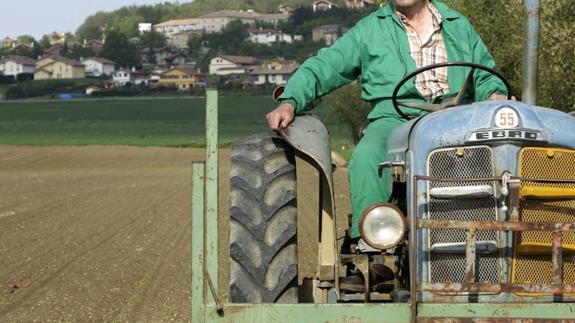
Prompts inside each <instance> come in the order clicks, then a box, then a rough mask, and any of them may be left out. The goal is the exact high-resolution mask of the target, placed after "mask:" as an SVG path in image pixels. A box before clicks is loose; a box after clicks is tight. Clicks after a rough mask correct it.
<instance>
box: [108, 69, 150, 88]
mask: <svg viewBox="0 0 575 323" xmlns="http://www.w3.org/2000/svg"><path fill="white" fill-rule="evenodd" d="M149 81H150V76H149V74H147V73H144V72H142V71H136V69H135V68H132V69H131V70H127V69H123V68H121V69H119V70H117V71H115V72H114V74H113V75H112V83H113V84H114V86H115V87H122V86H126V85H127V84H134V85H148V84H149Z"/></svg>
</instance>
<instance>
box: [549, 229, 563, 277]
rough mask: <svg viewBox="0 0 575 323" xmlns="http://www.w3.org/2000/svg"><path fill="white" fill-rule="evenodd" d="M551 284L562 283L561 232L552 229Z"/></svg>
mask: <svg viewBox="0 0 575 323" xmlns="http://www.w3.org/2000/svg"><path fill="white" fill-rule="evenodd" d="M552 246H553V251H552V254H553V257H552V258H553V284H555V285H561V284H563V247H562V232H561V231H553V243H552Z"/></svg>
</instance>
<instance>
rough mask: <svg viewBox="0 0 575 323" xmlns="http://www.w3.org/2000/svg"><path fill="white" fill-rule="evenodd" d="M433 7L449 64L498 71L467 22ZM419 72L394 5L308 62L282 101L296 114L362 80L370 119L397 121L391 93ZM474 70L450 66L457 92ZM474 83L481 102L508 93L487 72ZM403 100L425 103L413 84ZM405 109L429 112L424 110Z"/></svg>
mask: <svg viewBox="0 0 575 323" xmlns="http://www.w3.org/2000/svg"><path fill="white" fill-rule="evenodd" d="M432 3H433V4H434V6H435V7H436V8H437V10H438V11H439V12H440V13H441V16H442V33H443V39H444V41H445V47H446V51H447V59H448V61H450V62H454V61H465V62H473V63H477V64H481V65H485V66H487V67H491V68H494V67H495V62H494V61H493V57H492V56H491V55H490V54H489V52H488V50H487V48H486V47H485V44H484V43H483V41H482V40H481V38H480V37H479V35H478V34H477V32H476V31H475V29H474V28H473V26H472V25H471V23H470V22H469V21H468V20H467V18H465V17H464V16H463V15H461V14H460V13H459V12H457V11H455V10H453V9H451V8H449V7H448V6H446V5H445V4H443V3H441V2H440V1H436V0H432ZM415 69H416V65H415V61H414V60H413V58H412V57H411V55H410V53H409V42H408V39H407V34H406V33H405V30H404V27H403V25H402V24H401V22H400V20H399V18H398V17H397V15H395V14H394V8H393V6H392V5H391V4H388V5H386V6H384V7H382V8H379V9H378V10H377V11H375V12H373V13H372V14H370V15H369V16H367V17H365V18H363V19H362V20H360V21H359V22H358V23H357V25H356V26H355V27H353V28H352V29H350V30H349V31H348V32H347V33H346V34H345V35H343V36H342V37H341V38H340V39H338V41H337V42H336V43H335V44H333V46H331V47H329V48H324V49H321V50H320V51H319V52H318V54H317V56H315V57H312V58H310V59H308V60H307V61H305V63H303V65H302V66H301V67H300V68H299V69H298V71H297V72H296V73H295V74H294V75H293V76H292V77H291V78H290V80H289V82H288V84H287V86H286V89H285V92H284V93H283V94H282V95H281V96H280V97H279V103H280V104H281V103H286V102H289V103H292V104H293V105H294V106H295V108H296V112H301V111H303V110H305V109H306V107H307V106H308V105H309V103H311V102H312V101H314V100H315V99H317V98H320V97H322V96H324V95H326V94H328V93H330V92H331V91H333V90H335V89H337V88H339V87H341V86H343V85H345V84H348V83H351V82H353V81H354V80H356V79H357V78H358V77H359V76H361V84H362V98H363V99H364V100H366V101H369V102H371V104H372V106H373V107H374V109H373V110H372V111H371V113H370V114H369V116H368V118H369V119H375V118H379V117H382V116H390V117H397V116H398V114H397V112H396V111H395V109H394V108H393V105H392V104H391V94H392V92H393V89H394V87H395V86H396V85H397V84H398V83H399V81H400V80H401V79H402V78H403V77H404V76H405V75H407V74H408V73H410V72H412V71H414V70H415ZM468 71H469V68H462V67H450V68H448V81H449V85H450V87H451V89H452V91H458V89H460V88H461V85H462V84H463V82H464V80H465V77H466V72H468ZM473 84H474V96H475V97H474V100H475V101H482V100H485V99H487V98H488V97H489V96H490V95H491V94H493V93H494V92H500V93H504V94H507V91H506V89H505V86H504V85H503V83H502V82H501V81H499V79H497V78H496V77H495V76H491V75H490V74H488V73H486V72H483V71H479V70H478V71H476V72H475V76H474V82H473ZM398 99H399V100H402V101H407V102H425V100H424V98H423V97H422V96H421V95H420V94H419V92H418V91H417V89H416V88H415V84H414V83H413V81H411V82H408V83H407V84H406V85H405V86H403V88H402V90H401V91H400V92H399V94H398ZM403 109H404V110H405V111H406V112H409V113H413V114H425V112H423V111H421V110H414V109H408V108H403Z"/></svg>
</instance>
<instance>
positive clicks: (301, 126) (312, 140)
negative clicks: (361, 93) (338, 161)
mask: <svg viewBox="0 0 575 323" xmlns="http://www.w3.org/2000/svg"><path fill="white" fill-rule="evenodd" d="M280 134H281V136H282V137H283V138H284V139H285V140H286V141H287V143H289V144H290V145H291V146H292V147H293V148H294V149H295V150H296V152H297V153H298V156H299V157H301V158H303V159H304V160H306V161H307V162H308V163H310V164H311V165H312V166H313V167H315V168H316V169H317V170H318V171H319V172H320V173H321V175H322V176H323V177H324V178H325V179H326V181H327V184H328V186H329V196H331V197H332V199H331V203H332V205H331V207H330V209H331V210H334V206H333V196H334V195H333V164H332V160H331V147H330V142H329V132H328V130H327V128H326V126H325V125H324V124H323V122H321V120H320V119H319V118H317V117H316V116H314V115H309V114H306V115H300V116H297V117H296V118H295V119H294V121H293V122H292V123H291V124H290V125H289V127H288V128H287V129H285V130H282V131H280Z"/></svg>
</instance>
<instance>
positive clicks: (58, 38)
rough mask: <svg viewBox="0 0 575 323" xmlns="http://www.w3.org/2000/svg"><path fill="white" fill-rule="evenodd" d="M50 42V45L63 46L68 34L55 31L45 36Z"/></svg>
mask: <svg viewBox="0 0 575 323" xmlns="http://www.w3.org/2000/svg"><path fill="white" fill-rule="evenodd" d="M44 36H46V37H48V40H50V45H63V44H64V43H65V42H66V34H65V33H62V32H57V31H53V32H51V33H49V34H46V35H44Z"/></svg>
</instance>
